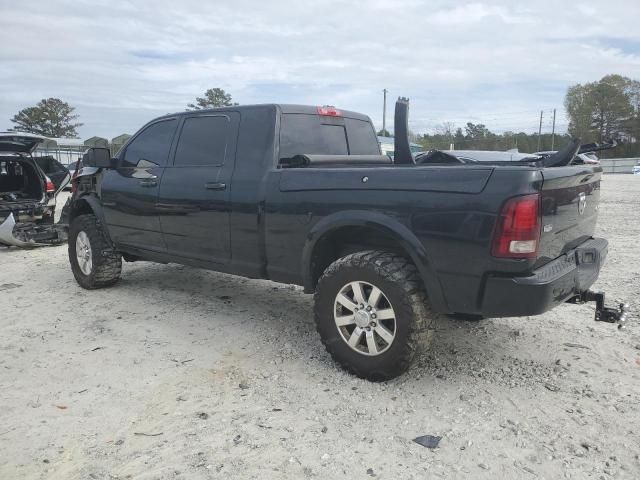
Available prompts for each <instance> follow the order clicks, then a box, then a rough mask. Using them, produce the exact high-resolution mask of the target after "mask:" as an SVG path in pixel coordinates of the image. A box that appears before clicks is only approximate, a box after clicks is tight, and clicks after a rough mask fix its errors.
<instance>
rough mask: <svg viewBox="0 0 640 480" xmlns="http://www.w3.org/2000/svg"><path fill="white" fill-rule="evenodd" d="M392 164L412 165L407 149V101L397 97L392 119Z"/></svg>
mask: <svg viewBox="0 0 640 480" xmlns="http://www.w3.org/2000/svg"><path fill="white" fill-rule="evenodd" d="M394 130H395V133H394V140H393V150H394V155H393V163H396V164H412V163H415V162H414V161H413V156H412V155H411V149H410V148H409V99H408V98H404V97H399V98H398V101H397V102H396V112H395V118H394Z"/></svg>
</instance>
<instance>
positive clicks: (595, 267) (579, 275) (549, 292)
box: [482, 238, 608, 317]
mask: <svg viewBox="0 0 640 480" xmlns="http://www.w3.org/2000/svg"><path fill="white" fill-rule="evenodd" d="M607 252H608V242H607V241H606V240H605V239H604V238H593V239H591V240H588V241H586V242H584V243H583V244H581V245H580V246H579V247H577V248H575V249H574V250H570V251H569V252H567V253H566V254H565V255H562V256H561V257H558V258H556V259H555V260H552V261H551V262H549V263H547V264H546V265H544V266H542V267H540V268H539V269H537V270H534V271H533V272H532V273H531V275H529V276H526V277H503V276H498V275H490V276H489V277H488V278H487V280H486V283H485V288H484V294H483V296H482V315H483V316H485V317H521V316H526V315H539V314H541V313H544V312H546V311H547V310H550V309H552V308H554V307H555V306H557V305H559V304H561V303H564V302H565V301H567V300H568V299H569V298H571V297H573V296H575V295H576V294H578V293H580V292H583V291H585V290H588V289H589V287H590V286H591V285H593V283H594V282H595V281H596V279H597V278H598V274H599V273H600V268H601V267H602V265H603V263H604V260H605V258H606V256H607Z"/></svg>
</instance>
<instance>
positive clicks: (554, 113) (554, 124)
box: [551, 108, 556, 150]
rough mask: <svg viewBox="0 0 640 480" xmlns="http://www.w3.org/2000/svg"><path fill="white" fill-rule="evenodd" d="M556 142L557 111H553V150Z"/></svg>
mask: <svg viewBox="0 0 640 480" xmlns="http://www.w3.org/2000/svg"><path fill="white" fill-rule="evenodd" d="M555 140H556V109H555V108H554V109H553V127H551V150H553V145H554V144H555Z"/></svg>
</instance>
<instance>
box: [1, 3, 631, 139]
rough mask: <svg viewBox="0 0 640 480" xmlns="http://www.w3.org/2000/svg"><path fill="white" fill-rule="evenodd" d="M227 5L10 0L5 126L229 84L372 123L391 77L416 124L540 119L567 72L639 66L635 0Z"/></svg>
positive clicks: (4, 38)
mask: <svg viewBox="0 0 640 480" xmlns="http://www.w3.org/2000/svg"><path fill="white" fill-rule="evenodd" d="M214 3H215V4H214ZM219 3H220V2H203V1H201V0H199V1H196V0H185V1H182V2H175V1H169V0H158V1H153V2H152V1H146V2H145V1H136V2H128V1H118V0H113V1H102V2H95V1H93V0H92V1H89V0H87V1H71V0H66V1H65V0H58V1H46V0H41V1H31V2H23V3H21V4H19V5H18V4H15V3H14V2H10V1H9V0H0V42H1V44H2V45H3V47H2V49H0V61H1V62H2V63H1V65H2V68H1V69H0V89H1V90H0V91H1V92H2V93H1V94H0V129H4V128H7V127H9V126H11V124H10V122H9V118H10V117H11V116H12V115H13V114H15V113H16V112H17V111H18V110H19V109H20V108H24V107H26V106H30V105H33V104H35V103H36V102H37V101H38V100H40V99H41V98H44V97H50V96H56V97H60V98H63V99H65V100H67V101H69V102H70V103H72V105H74V106H76V107H77V111H78V113H79V114H80V115H81V121H83V122H84V123H85V126H84V127H82V129H81V134H82V135H83V136H90V135H93V134H98V135H103V136H109V137H112V136H115V135H117V134H119V133H121V132H124V131H126V132H129V133H132V132H133V131H135V130H136V129H137V128H138V127H139V126H140V125H141V124H143V123H144V122H146V121H147V120H149V119H150V118H153V117H154V116H156V115H161V114H164V113H167V112H170V111H176V110H180V109H182V108H184V106H185V105H186V104H187V103H189V102H192V101H193V99H194V98H195V97H196V96H198V95H201V94H202V93H203V92H204V90H206V89H207V88H210V87H222V88H224V89H225V90H227V91H229V92H230V93H232V95H233V97H234V99H235V100H237V101H239V102H240V103H264V102H271V101H273V102H301V103H311V104H335V105H337V106H340V107H342V108H346V109H351V110H358V111H363V112H365V113H368V114H369V115H370V116H371V117H372V118H373V119H374V121H375V122H376V124H377V125H378V127H379V126H380V124H381V110H382V108H381V103H382V89H383V88H387V89H389V90H390V92H391V93H390V97H389V98H390V99H391V100H392V99H393V98H394V97H396V96H399V95H403V96H409V97H410V98H411V100H412V103H411V114H412V118H411V127H412V129H413V130H417V131H421V130H423V129H425V128H431V127H432V126H433V125H435V124H437V123H440V122H442V121H445V120H454V121H456V122H458V124H461V123H462V122H464V121H465V120H467V119H469V120H475V121H482V122H484V123H486V124H487V125H488V126H490V127H491V128H495V129H496V130H502V129H521V128H522V129H525V128H527V129H529V130H534V129H536V117H537V115H539V111H540V109H550V108H553V107H557V108H559V109H561V108H562V100H563V96H564V92H565V91H566V88H567V86H569V85H571V84H573V83H576V82H584V81H593V80H596V79H598V78H600V77H601V76H603V75H605V74H608V73H620V74H623V75H628V76H632V77H635V78H640V52H639V51H638V49H639V47H638V46H639V45H640V31H639V30H638V29H637V26H636V23H637V18H639V17H640V4H639V3H638V2H637V0H612V1H610V2H608V4H607V8H606V9H603V8H601V6H600V5H599V3H598V2H595V1H593V0H585V1H582V2H581V3H580V8H574V3H573V2H569V1H553V2H552V1H551V0H539V1H537V2H535V3H531V2H528V3H526V4H523V3H521V2H511V1H508V0H503V1H491V2H489V1H487V2H480V1H475V2H468V3H464V2H463V3H460V2H447V1H444V0H434V1H419V0H402V1H384V0H375V1H353V2H343V1H337V0H334V1H324V2H320V1H286V2H285V1H274V2H260V1H257V0H235V1H234V2H233V3H228V2H225V3H224V4H222V5H220V4H219ZM388 107H389V108H388V112H391V114H389V116H388V118H387V121H388V123H390V122H391V121H392V112H393V105H392V101H390V102H389V105H388Z"/></svg>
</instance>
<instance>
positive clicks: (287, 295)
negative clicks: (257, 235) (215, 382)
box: [114, 263, 557, 386]
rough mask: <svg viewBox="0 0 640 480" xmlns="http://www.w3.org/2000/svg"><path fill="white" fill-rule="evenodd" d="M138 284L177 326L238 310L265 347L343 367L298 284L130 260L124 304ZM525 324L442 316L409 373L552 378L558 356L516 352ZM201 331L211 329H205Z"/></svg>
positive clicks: (509, 381) (511, 381) (514, 381)
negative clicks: (169, 312)
mask: <svg viewBox="0 0 640 480" xmlns="http://www.w3.org/2000/svg"><path fill="white" fill-rule="evenodd" d="M133 286H135V290H136V294H138V295H143V296H144V297H145V298H146V299H147V301H152V302H154V301H155V300H157V301H158V302H163V303H164V304H167V305H173V307H174V309H175V310H176V311H180V312H181V314H180V315H179V316H173V315H171V316H169V318H168V319H167V320H168V321H170V322H174V323H175V324H176V325H175V327H176V330H177V331H180V323H181V322H186V321H188V318H189V317H199V318H202V317H204V318H206V319H207V321H206V322H207V323H209V322H216V323H218V322H219V323H220V325H219V327H221V328H224V327H225V325H227V326H228V325H229V323H228V322H227V321H226V320H225V319H224V318H221V317H236V318H237V320H234V321H233V322H232V323H233V324H234V328H236V329H238V328H239V329H242V330H246V334H245V336H246V337H249V338H250V337H251V335H252V332H253V333H255V337H256V338H255V341H256V342H263V344H264V345H263V347H264V348H265V349H266V351H267V352H268V351H271V352H272V353H273V357H274V358H276V357H277V356H279V355H281V354H282V353H283V349H285V350H286V356H287V357H293V358H298V359H300V360H301V361H304V362H318V363H319V364H321V365H322V367H321V368H336V369H337V368H338V367H336V365H335V364H334V363H333V361H332V360H331V358H330V357H329V355H328V354H327V353H326V352H325V351H324V349H323V347H322V344H321V342H320V338H319V336H318V334H317V333H316V331H315V323H314V319H313V297H312V296H311V295H306V294H304V293H303V292H302V290H301V289H300V288H299V287H294V286H290V285H283V284H277V283H273V282H270V281H265V280H250V279H245V278H242V277H236V276H232V275H226V274H222V273H216V272H210V271H206V270H200V269H194V268H190V267H184V266H180V265H173V264H170V265H154V264H145V263H140V264H134V265H129V266H125V268H124V271H123V278H122V280H121V282H120V283H119V284H118V285H117V286H116V287H114V290H118V291H121V292H122V294H124V296H123V297H121V301H122V303H123V304H126V292H127V291H130V290H131V288H132V287H133ZM223 322H224V323H225V325H222V323H223ZM209 326H210V323H209ZM526 329H527V322H525V321H524V319H523V320H522V321H519V322H518V323H517V324H516V328H514V327H513V326H511V325H510V324H509V323H508V322H506V323H505V322H502V321H499V322H496V321H492V320H482V321H468V320H455V319H450V318H441V319H439V320H438V322H437V326H436V331H435V335H434V340H433V342H432V344H431V347H430V348H429V349H428V350H427V351H423V352H422V353H421V354H420V355H419V357H418V358H417V359H416V362H415V365H414V367H413V368H412V369H411V370H410V375H409V378H411V377H413V378H414V379H415V377H416V376H418V377H422V376H424V377H426V378H429V377H432V378H433V377H435V378H438V379H443V378H447V379H450V380H451V379H456V378H459V379H460V381H468V380H469V377H474V378H477V379H480V380H482V379H485V380H487V381H489V382H491V383H494V380H495V379H499V383H503V384H505V385H507V386H518V385H520V384H522V383H523V382H525V383H531V380H535V377H536V376H539V377H541V378H547V377H548V376H549V375H550V374H551V372H552V369H553V360H554V359H548V360H547V361H538V360H535V359H533V358H530V357H528V358H526V357H522V356H521V355H518V350H520V349H519V348H518V343H519V342H523V341H528V342H531V341H532V339H531V338H528V339H526V340H525V339H523V337H524V336H525V335H526V336H528V334H527V333H526ZM544 332H548V330H545V331H543V332H540V331H537V332H536V333H537V334H538V335H537V338H536V339H535V341H536V342H542V343H545V342H553V341H554V340H556V339H554V338H545V336H544ZM196 333H197V332H196ZM541 333H542V336H541V335H540V334H541ZM203 335H204V336H206V335H205V333H204V332H203ZM556 341H557V340H556ZM524 355H526V354H524ZM547 362H548V363H547ZM401 378H406V376H404V377H401Z"/></svg>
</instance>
